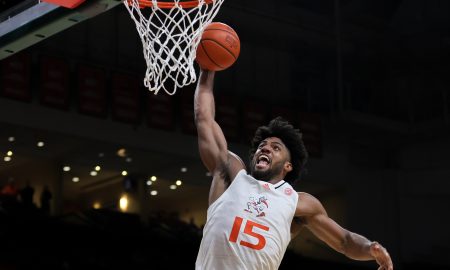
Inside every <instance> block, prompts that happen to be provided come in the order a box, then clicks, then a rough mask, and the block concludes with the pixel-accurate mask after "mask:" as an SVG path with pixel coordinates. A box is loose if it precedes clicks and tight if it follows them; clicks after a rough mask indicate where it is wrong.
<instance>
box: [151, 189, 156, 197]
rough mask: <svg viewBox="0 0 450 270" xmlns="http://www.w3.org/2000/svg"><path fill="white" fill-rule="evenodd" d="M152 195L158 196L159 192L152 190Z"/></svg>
mask: <svg viewBox="0 0 450 270" xmlns="http://www.w3.org/2000/svg"><path fill="white" fill-rule="evenodd" d="M150 195H152V196H156V195H158V191H157V190H152V191H150Z"/></svg>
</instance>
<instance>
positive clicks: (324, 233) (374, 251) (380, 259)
mask: <svg viewBox="0 0 450 270" xmlns="http://www.w3.org/2000/svg"><path fill="white" fill-rule="evenodd" d="M297 212H298V215H300V216H302V217H303V220H304V222H305V225H306V227H307V228H308V229H309V230H310V231H311V232H312V233H313V234H314V235H315V236H317V237H318V238H319V239H320V240H322V241H324V242H325V243H326V244H328V245H329V246H330V247H332V248H333V249H335V250H336V251H338V252H340V253H342V254H344V255H345V256H347V257H349V258H351V259H354V260H361V261H368V260H376V262H377V263H378V264H379V266H380V267H379V268H378V269H379V270H392V269H393V264H392V260H391V258H390V256H389V253H388V252H387V251H386V249H385V248H384V247H383V246H381V245H380V244H379V243H377V242H372V241H370V240H368V239H367V238H366V237H364V236H362V235H359V234H356V233H353V232H350V231H348V230H346V229H344V228H342V227H341V226H340V225H339V224H337V223H336V222H335V221H334V220H332V219H331V218H329V217H328V215H327V213H326V211H325V209H324V207H323V206H322V204H321V203H320V202H319V200H317V199H316V198H314V197H313V196H311V195H309V194H307V193H299V204H298V207H297Z"/></svg>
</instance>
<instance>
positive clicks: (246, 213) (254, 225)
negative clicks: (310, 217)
mask: <svg viewBox="0 0 450 270" xmlns="http://www.w3.org/2000/svg"><path fill="white" fill-rule="evenodd" d="M297 201H298V194H297V192H295V190H294V189H293V188H292V186H291V185H289V183H287V182H285V181H283V180H282V181H280V182H278V183H277V184H275V185H272V184H270V183H267V182H264V181H259V180H256V179H255V178H253V177H252V176H250V175H247V173H246V171H245V170H241V171H239V173H238V174H237V175H236V178H235V179H234V181H233V182H232V183H231V184H230V186H229V187H228V189H227V190H226V191H225V192H224V193H223V194H222V195H221V196H220V197H219V198H218V199H217V200H216V201H215V202H214V203H213V204H211V205H210V206H209V208H208V214H207V221H206V224H205V227H204V229H203V239H202V242H201V244H200V249H199V252H198V256H197V261H196V263H195V269H196V270H228V269H233V270H244V269H245V270H250V269H258V270H262V269H264V270H270V269H278V267H279V266H280V263H281V260H282V258H283V255H284V253H285V251H286V248H287V246H288V244H289V242H290V240H291V231H290V229H291V222H292V219H293V218H294V214H295V209H296V206H297Z"/></svg>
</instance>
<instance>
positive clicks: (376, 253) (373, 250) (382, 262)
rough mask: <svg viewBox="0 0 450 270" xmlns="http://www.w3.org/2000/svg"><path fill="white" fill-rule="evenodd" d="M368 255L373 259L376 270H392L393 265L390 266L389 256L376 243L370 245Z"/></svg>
mask: <svg viewBox="0 0 450 270" xmlns="http://www.w3.org/2000/svg"><path fill="white" fill-rule="evenodd" d="M370 254H371V255H372V256H373V257H374V258H375V260H376V261H377V263H378V265H379V266H380V267H378V270H393V269H394V265H393V264H392V260H391V256H389V253H388V252H387V250H386V249H385V248H384V247H383V246H382V245H380V244H379V243H378V242H373V243H372V244H371V245H370Z"/></svg>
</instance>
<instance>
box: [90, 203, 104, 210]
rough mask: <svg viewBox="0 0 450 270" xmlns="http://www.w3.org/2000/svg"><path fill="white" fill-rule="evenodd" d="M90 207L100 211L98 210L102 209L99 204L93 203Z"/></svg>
mask: <svg viewBox="0 0 450 270" xmlns="http://www.w3.org/2000/svg"><path fill="white" fill-rule="evenodd" d="M92 207H93V208H94V209H100V208H101V207H102V205H101V204H100V203H99V202H95V203H94V204H93V205H92Z"/></svg>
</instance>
